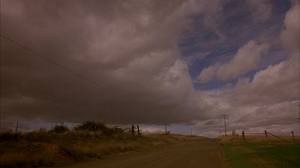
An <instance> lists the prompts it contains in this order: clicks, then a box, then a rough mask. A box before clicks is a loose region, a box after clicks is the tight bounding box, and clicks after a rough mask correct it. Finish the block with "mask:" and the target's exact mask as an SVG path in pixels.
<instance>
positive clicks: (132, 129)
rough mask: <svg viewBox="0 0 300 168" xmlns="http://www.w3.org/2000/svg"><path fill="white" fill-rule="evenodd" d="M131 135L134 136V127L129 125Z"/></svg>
mask: <svg viewBox="0 0 300 168" xmlns="http://www.w3.org/2000/svg"><path fill="white" fill-rule="evenodd" d="M131 134H132V135H133V136H134V134H135V130H134V125H133V124H132V125H131Z"/></svg>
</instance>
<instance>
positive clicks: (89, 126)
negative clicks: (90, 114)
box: [74, 121, 124, 135]
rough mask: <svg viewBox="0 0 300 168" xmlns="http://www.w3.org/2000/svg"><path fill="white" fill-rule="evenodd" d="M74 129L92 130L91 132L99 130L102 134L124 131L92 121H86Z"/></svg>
mask: <svg viewBox="0 0 300 168" xmlns="http://www.w3.org/2000/svg"><path fill="white" fill-rule="evenodd" d="M74 129H75V130H76V131H93V132H101V133H102V134H104V135H112V134H120V133H123V132H124V131H123V130H122V129H121V128H117V127H115V128H109V127H107V126H106V125H104V124H102V123H99V122H93V121H86V122H84V123H82V124H81V125H79V126H77V127H75V128H74Z"/></svg>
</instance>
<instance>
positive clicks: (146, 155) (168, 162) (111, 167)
mask: <svg viewBox="0 0 300 168" xmlns="http://www.w3.org/2000/svg"><path fill="white" fill-rule="evenodd" d="M68 167H69V168H85V167H89V168H199V167H203V168H223V167H225V163H224V159H223V155H222V149H221V148H220V146H219V144H218V143H217V142H216V141H215V140H210V139H204V138H201V139H200V138H199V139H197V140H193V141H189V140H188V141H182V142H180V143H177V144H172V145H168V146H165V147H162V148H159V149H155V150H151V151H144V152H130V153H127V154H122V155H115V156H111V157H106V158H103V159H100V160H97V161H90V162H84V163H79V164H74V165H71V166H68Z"/></svg>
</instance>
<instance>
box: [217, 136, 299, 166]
mask: <svg viewBox="0 0 300 168" xmlns="http://www.w3.org/2000/svg"><path fill="white" fill-rule="evenodd" d="M221 144H222V145H223V149H224V155H225V158H226V162H227V164H228V167H232V168H260V167H263V168H299V167H300V139H299V138H298V139H296V140H293V139H291V138H290V137H281V139H278V138H271V137H268V138H266V137H263V136H252V137H247V138H246V140H243V139H242V138H241V137H226V138H224V137H223V138H222V139H221Z"/></svg>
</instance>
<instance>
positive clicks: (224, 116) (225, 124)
mask: <svg viewBox="0 0 300 168" xmlns="http://www.w3.org/2000/svg"><path fill="white" fill-rule="evenodd" d="M227 118H228V115H226V114H224V115H223V119H224V135H225V136H227V122H226V120H227Z"/></svg>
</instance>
